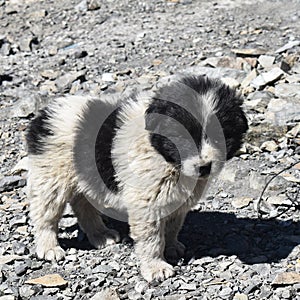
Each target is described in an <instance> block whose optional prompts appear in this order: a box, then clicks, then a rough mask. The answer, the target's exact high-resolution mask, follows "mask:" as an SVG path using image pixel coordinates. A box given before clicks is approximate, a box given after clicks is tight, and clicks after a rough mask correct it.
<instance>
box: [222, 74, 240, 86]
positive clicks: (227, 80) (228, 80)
mask: <svg viewBox="0 0 300 300" xmlns="http://www.w3.org/2000/svg"><path fill="white" fill-rule="evenodd" d="M221 80H222V81H223V82H224V83H225V84H226V85H228V86H230V87H231V88H237V87H239V86H240V83H239V82H238V81H237V80H236V79H234V78H230V77H223V78H221Z"/></svg>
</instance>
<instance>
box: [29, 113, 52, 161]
mask: <svg viewBox="0 0 300 300" xmlns="http://www.w3.org/2000/svg"><path fill="white" fill-rule="evenodd" d="M52 114H53V113H52V112H51V111H50V110H49V109H48V108H44V109H42V110H40V111H39V113H38V116H37V117H36V118H34V119H33V120H32V121H31V123H30V125H29V127H28V130H27V134H26V141H27V147H28V153H29V154H34V155H38V154H43V153H44V143H45V142H44V140H45V138H46V137H47V136H51V135H53V132H52V130H51V129H49V122H48V121H49V119H50V118H51V115H52Z"/></svg>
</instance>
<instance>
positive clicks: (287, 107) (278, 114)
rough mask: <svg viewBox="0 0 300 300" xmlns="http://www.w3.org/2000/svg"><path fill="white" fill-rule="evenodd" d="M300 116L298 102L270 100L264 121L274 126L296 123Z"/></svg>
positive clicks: (299, 102) (299, 104)
mask: <svg viewBox="0 0 300 300" xmlns="http://www.w3.org/2000/svg"><path fill="white" fill-rule="evenodd" d="M299 116H300V101H297V99H293V98H290V99H271V100H270V102H269V104H268V107H267V112H266V114H265V119H266V121H267V122H270V123H272V124H273V125H275V126H278V125H281V126H282V125H287V124H288V123H289V122H296V121H297V120H299Z"/></svg>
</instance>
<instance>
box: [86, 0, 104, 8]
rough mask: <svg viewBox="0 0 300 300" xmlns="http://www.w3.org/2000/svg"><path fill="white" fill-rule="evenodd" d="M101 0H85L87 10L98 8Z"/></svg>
mask: <svg viewBox="0 0 300 300" xmlns="http://www.w3.org/2000/svg"><path fill="white" fill-rule="evenodd" d="M101 3H102V1H101V0H88V1H87V7H88V10H96V9H99V8H100V7H101Z"/></svg>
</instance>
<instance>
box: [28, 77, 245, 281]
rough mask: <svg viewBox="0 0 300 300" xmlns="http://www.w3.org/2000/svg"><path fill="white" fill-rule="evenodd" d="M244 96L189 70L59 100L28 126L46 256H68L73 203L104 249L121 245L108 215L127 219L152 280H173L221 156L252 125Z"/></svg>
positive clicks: (32, 188) (39, 246) (32, 185)
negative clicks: (193, 211) (64, 229)
mask: <svg viewBox="0 0 300 300" xmlns="http://www.w3.org/2000/svg"><path fill="white" fill-rule="evenodd" d="M242 102H243V101H242V98H241V97H240V96H239V95H238V94H237V93H236V92H235V91H234V90H233V89H231V88H229V87H228V86H226V85H224V84H223V83H221V82H220V81H219V80H216V79H208V78H207V77H205V76H189V75H186V76H181V77H179V78H177V79H176V80H172V81H170V82H169V83H168V84H165V85H163V86H161V87H159V88H157V90H156V91H155V92H149V93H148V92H146V93H132V94H131V95H129V96H127V97H125V96H124V97H122V96H119V97H117V98H114V97H112V96H106V97H104V98H101V97H100V98H91V97H85V96H70V97H66V98H59V99H57V100H55V101H53V102H52V103H51V104H49V105H48V106H47V107H46V108H44V109H43V110H41V111H40V112H39V114H38V116H37V117H36V118H35V119H34V120H32V122H31V124H30V126H29V129H28V132H27V145H28V153H29V159H30V169H29V173H28V197H29V199H30V215H31V219H32V220H33V222H34V224H35V235H36V237H35V239H36V252H37V256H38V257H39V258H44V259H47V260H60V259H62V258H63V257H64V251H63V249H62V248H61V247H60V246H59V244H58V240H57V231H58V222H59V220H60V218H61V216H62V213H63V210H64V207H65V205H66V202H67V201H70V203H71V206H72V208H73V210H74V213H75V215H76V216H77V218H78V223H79V224H80V226H81V228H82V230H83V231H84V232H85V233H86V235H87V237H88V239H89V241H90V243H91V244H92V245H94V246H95V247H96V248H101V247H105V246H106V245H110V244H114V243H117V242H118V241H119V239H120V237H119V234H118V233H117V232H116V231H114V230H111V229H108V228H107V227H106V226H105V224H104V223H103V221H102V218H101V215H102V214H103V213H104V214H107V215H109V216H112V217H116V218H119V219H122V220H124V219H127V220H128V222H129V226H130V235H131V237H132V238H133V240H134V242H135V250H136V253H137V255H138V257H139V259H140V267H141V274H142V276H143V277H144V278H145V279H146V280H147V281H149V282H150V281H152V280H154V279H155V280H163V279H165V278H168V277H169V276H172V275H173V273H174V270H173V267H172V266H171V265H170V264H168V263H167V262H166V261H165V259H164V255H169V256H170V257H174V256H181V255H183V253H184V248H185V247H184V245H183V244H182V243H180V242H179V241H178V240H177V235H178V232H179V231H180V228H181V226H182V224H183V222H184V219H185V216H186V214H187V212H188V211H189V209H190V208H192V207H193V206H194V205H195V204H197V203H198V202H199V200H200V198H201V195H203V192H204V190H205V186H206V184H207V182H208V180H209V178H210V176H209V175H210V174H212V173H214V171H215V170H216V169H217V166H218V162H223V161H225V160H227V159H230V158H231V157H232V156H233V155H234V154H235V152H236V151H237V150H238V149H239V147H240V146H241V143H242V138H243V136H244V134H245V132H246V131H247V128H248V126H247V120H246V117H245V114H244V112H243V110H242V108H241V105H242Z"/></svg>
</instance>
